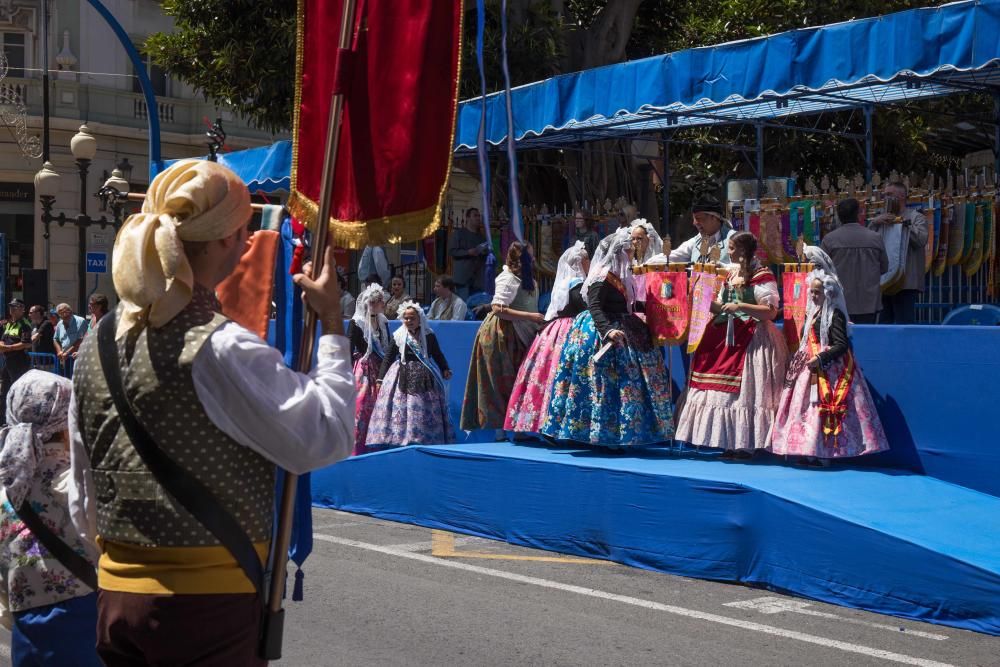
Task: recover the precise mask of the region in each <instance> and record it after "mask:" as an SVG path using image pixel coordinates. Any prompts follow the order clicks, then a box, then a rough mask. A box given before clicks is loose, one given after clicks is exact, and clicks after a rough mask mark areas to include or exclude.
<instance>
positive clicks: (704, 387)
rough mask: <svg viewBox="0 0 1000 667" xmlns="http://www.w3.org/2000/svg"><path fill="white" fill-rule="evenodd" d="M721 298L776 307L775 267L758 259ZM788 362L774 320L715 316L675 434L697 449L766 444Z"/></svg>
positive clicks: (699, 352)
mask: <svg viewBox="0 0 1000 667" xmlns="http://www.w3.org/2000/svg"><path fill="white" fill-rule="evenodd" d="M719 300H720V301H721V302H722V303H730V302H735V301H740V302H743V303H747V304H758V305H771V306H774V307H775V308H777V307H778V304H779V297H778V283H777V281H776V280H775V279H774V274H772V273H771V271H770V270H768V269H767V268H766V267H763V266H760V265H759V264H758V263H756V262H755V263H754V266H753V267H752V268H751V274H750V280H749V281H748V282H747V284H742V281H741V280H740V279H739V277H738V276H736V275H735V274H731V275H730V277H729V278H727V280H726V282H725V284H723V286H722V288H721V290H720V292H719ZM727 334H729V335H727ZM727 339H728V340H727ZM787 362H788V348H787V345H786V344H785V339H784V337H783V336H782V335H781V332H780V331H779V330H778V328H777V327H776V326H775V325H774V322H771V321H766V320H765V321H758V320H755V319H753V318H752V317H749V316H747V315H735V316H732V317H730V316H728V315H726V314H720V315H718V316H716V317H715V319H714V320H713V321H712V323H711V324H709V325H708V327H707V328H706V330H705V334H704V336H703V337H702V339H701V343H700V344H699V345H698V349H697V351H696V352H695V354H694V357H692V359H691V378H690V381H689V382H688V387H687V389H686V390H685V392H684V395H682V396H681V399H680V402H679V407H678V410H679V412H680V415H679V417H678V418H677V431H676V435H675V436H674V437H675V438H676V439H677V440H679V441H681V442H685V443H688V444H691V445H695V446H698V447H714V448H718V449H726V450H754V449H758V448H759V449H764V448H767V447H768V445H769V440H768V436H769V434H770V431H771V423H772V422H773V420H774V415H775V412H776V411H777V408H778V402H779V399H780V397H781V389H782V384H783V381H784V377H785V366H786V365H787Z"/></svg>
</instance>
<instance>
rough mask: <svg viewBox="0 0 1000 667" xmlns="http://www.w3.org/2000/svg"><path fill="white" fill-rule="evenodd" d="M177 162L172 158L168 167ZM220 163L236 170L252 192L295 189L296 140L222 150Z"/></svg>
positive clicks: (266, 192)
mask: <svg viewBox="0 0 1000 667" xmlns="http://www.w3.org/2000/svg"><path fill="white" fill-rule="evenodd" d="M203 159H204V158H203ZM174 162H177V160H168V161H167V162H166V166H168V167H169V166H170V165H172V164H173V163H174ZM219 164H222V165H225V166H227V167H229V168H230V169H232V170H233V171H234V172H236V175H237V176H239V177H240V179H242V181H243V182H244V183H246V184H247V188H248V189H249V190H250V192H251V193H257V192H263V193H265V194H270V193H272V192H278V191H284V192H288V191H289V190H290V189H291V173H292V142H291V141H278V142H275V143H273V144H271V145H270V146H261V147H259V148H248V149H247V150H244V151H233V152H232V153H219Z"/></svg>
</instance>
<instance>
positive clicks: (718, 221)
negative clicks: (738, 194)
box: [670, 198, 733, 264]
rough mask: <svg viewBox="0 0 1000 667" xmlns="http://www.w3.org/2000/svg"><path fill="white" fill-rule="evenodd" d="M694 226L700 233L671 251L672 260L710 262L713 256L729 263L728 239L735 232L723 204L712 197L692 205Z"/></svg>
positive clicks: (719, 260) (724, 262) (689, 262)
mask: <svg viewBox="0 0 1000 667" xmlns="http://www.w3.org/2000/svg"><path fill="white" fill-rule="evenodd" d="M691 210H692V213H693V214H694V228H695V229H696V230H698V234H697V235H695V236H693V237H692V238H690V239H688V240H687V241H685V242H684V243H682V244H680V245H679V246H677V247H676V248H675V249H673V250H671V251H670V261H671V262H684V263H688V264H693V263H695V262H708V261H711V260H712V259H713V256H717V257H718V262H720V263H723V264H728V263H729V248H728V247H727V244H726V239H727V238H728V237H729V235H730V234H732V233H733V226H732V225H730V224H729V222H727V221H726V219H725V218H723V217H722V206H721V205H720V204H719V203H718V202H716V201H713V200H711V199H708V198H703V199H701V200H700V201H699V202H698V203H696V204H695V205H694V206H693V207H692V209H691Z"/></svg>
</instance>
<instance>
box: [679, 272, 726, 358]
mask: <svg viewBox="0 0 1000 667" xmlns="http://www.w3.org/2000/svg"><path fill="white" fill-rule="evenodd" d="M721 286H722V277H721V276H719V275H717V274H716V273H715V271H711V272H708V271H693V272H692V273H691V317H690V329H689V331H688V348H687V350H688V354H692V353H694V351H695V350H697V349H698V344H699V343H701V338H702V336H704V335H705V329H706V328H707V327H708V323H709V322H711V321H712V318H713V317H714V315H712V311H711V307H712V302H713V301H715V296H716V295H717V294H718V293H719V288H720V287H721Z"/></svg>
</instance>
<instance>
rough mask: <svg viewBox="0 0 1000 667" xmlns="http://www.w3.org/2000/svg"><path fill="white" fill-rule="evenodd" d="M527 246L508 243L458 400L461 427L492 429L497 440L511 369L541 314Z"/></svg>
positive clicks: (513, 370)
mask: <svg viewBox="0 0 1000 667" xmlns="http://www.w3.org/2000/svg"><path fill="white" fill-rule="evenodd" d="M532 259H533V257H532V254H531V246H530V245H523V244H521V243H519V242H518V241H514V242H513V243H511V244H510V247H509V248H508V249H507V263H506V265H505V266H504V267H503V272H501V273H500V275H499V276H497V279H496V291H495V292H494V295H493V303H492V312H490V314H489V315H487V316H486V319H485V320H483V323H482V324H481V325H480V327H479V331H478V332H477V333H476V341H475V343H474V344H473V347H472V359H471V361H470V362H469V377H468V379H467V380H466V383H465V398H464V399H463V401H462V420H461V425H462V428H463V429H464V430H466V431H472V430H474V429H480V428H492V429H496V439H497V440H503V439H504V438H505V433H504V431H503V427H504V419H505V417H506V414H507V403H508V401H509V400H510V397H511V394H512V393H513V392H514V382H515V380H516V379H517V371H518V368H520V366H521V361H523V360H524V357H525V355H526V354H527V353H528V348H529V347H531V343H532V342H533V341H534V338H535V334H536V333H537V332H538V329H539V327H540V325H541V324H542V323H544V322H545V318H544V317H543V316H542V314H541V313H539V312H538V292H537V290H536V289H535V283H534V276H533V274H532V269H531V263H532Z"/></svg>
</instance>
